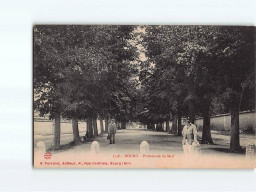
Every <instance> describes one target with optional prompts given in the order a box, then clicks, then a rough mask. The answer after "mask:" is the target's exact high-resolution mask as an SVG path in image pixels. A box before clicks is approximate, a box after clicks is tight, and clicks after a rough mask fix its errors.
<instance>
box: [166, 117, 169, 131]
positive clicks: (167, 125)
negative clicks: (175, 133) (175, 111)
mask: <svg viewBox="0 0 256 195" xmlns="http://www.w3.org/2000/svg"><path fill="white" fill-rule="evenodd" d="M166 131H167V132H170V119H167V120H166Z"/></svg>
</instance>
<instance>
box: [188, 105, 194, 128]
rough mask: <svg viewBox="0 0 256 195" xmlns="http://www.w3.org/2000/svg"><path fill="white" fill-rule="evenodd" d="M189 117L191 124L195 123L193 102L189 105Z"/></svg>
mask: <svg viewBox="0 0 256 195" xmlns="http://www.w3.org/2000/svg"><path fill="white" fill-rule="evenodd" d="M188 116H189V118H190V121H191V123H193V124H194V122H195V108H194V104H193V102H191V101H190V102H189V103H188Z"/></svg>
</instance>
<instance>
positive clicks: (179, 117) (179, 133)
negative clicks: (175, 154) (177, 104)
mask: <svg viewBox="0 0 256 195" xmlns="http://www.w3.org/2000/svg"><path fill="white" fill-rule="evenodd" d="M178 135H182V126H181V115H180V112H179V111H178Z"/></svg>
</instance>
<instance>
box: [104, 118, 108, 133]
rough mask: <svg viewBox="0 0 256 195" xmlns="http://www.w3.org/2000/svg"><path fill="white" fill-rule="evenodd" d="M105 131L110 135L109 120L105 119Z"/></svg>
mask: <svg viewBox="0 0 256 195" xmlns="http://www.w3.org/2000/svg"><path fill="white" fill-rule="evenodd" d="M105 131H106V133H108V118H105Z"/></svg>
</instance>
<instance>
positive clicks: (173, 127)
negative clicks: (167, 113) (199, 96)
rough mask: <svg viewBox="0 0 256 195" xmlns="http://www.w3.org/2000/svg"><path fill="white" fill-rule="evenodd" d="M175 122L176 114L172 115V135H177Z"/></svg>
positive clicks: (176, 119)
mask: <svg viewBox="0 0 256 195" xmlns="http://www.w3.org/2000/svg"><path fill="white" fill-rule="evenodd" d="M177 121H178V114H174V116H173V121H172V129H171V132H172V133H177V131H178V129H177Z"/></svg>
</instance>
